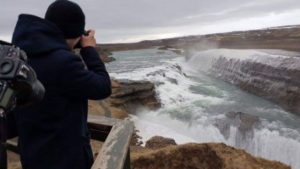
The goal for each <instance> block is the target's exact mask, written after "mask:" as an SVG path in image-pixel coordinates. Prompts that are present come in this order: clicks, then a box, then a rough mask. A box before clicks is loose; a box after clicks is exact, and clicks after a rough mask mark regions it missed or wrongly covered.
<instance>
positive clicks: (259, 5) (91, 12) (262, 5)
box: [0, 0, 300, 43]
mask: <svg viewBox="0 0 300 169" xmlns="http://www.w3.org/2000/svg"><path fill="white" fill-rule="evenodd" d="M74 1H75V2H77V3H78V4H79V5H81V6H82V8H83V10H84V11H85V13H86V18H87V28H94V29H96V32H97V41H98V42H99V43H110V42H135V41H140V40H150V39H160V38H169V37H176V36H185V35H198V34H208V33H216V32H228V31H234V30H249V29H258V28H265V27H272V26H280V25H294V24H300V1H299V0H74ZM51 2H53V0H0V39H4V40H10V38H11V34H12V32H13V29H14V26H15V24H16V21H17V17H18V15H19V14H20V13H29V14H34V15H37V16H40V17H43V16H44V13H45V11H46V9H47V7H48V5H49V4H50V3H51Z"/></svg>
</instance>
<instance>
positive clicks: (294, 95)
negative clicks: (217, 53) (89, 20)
mask: <svg viewBox="0 0 300 169" xmlns="http://www.w3.org/2000/svg"><path fill="white" fill-rule="evenodd" d="M211 70H212V74H213V75H214V76H216V77H218V78H220V79H222V80H224V81H226V82H229V83H231V84H234V85H236V86H238V87H240V88H241V89H243V90H245V91H248V92H251V93H253V94H255V95H258V96H261V97H264V98H266V99H268V100H270V101H273V102H274V103H276V104H279V105H281V106H282V107H283V108H285V109H286V110H288V111H291V112H293V113H296V114H298V115H300V81H299V77H300V58H299V57H276V58H275V57H270V58H266V59H265V60H264V61H263V62H262V61H260V62H257V61H256V60H252V59H244V60H240V59H235V58H226V57H222V56H221V57H219V58H218V59H217V60H215V61H214V63H213V66H212V69H211Z"/></svg>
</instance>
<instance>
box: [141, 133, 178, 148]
mask: <svg viewBox="0 0 300 169" xmlns="http://www.w3.org/2000/svg"><path fill="white" fill-rule="evenodd" d="M172 145H177V144H176V142H175V140H174V139H171V138H164V137H161V136H155V137H152V138H151V139H150V140H148V141H147V142H146V146H145V147H146V148H149V149H160V148H164V147H168V146H172Z"/></svg>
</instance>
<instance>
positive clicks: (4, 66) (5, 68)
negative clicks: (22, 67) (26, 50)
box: [0, 60, 14, 74]
mask: <svg viewBox="0 0 300 169" xmlns="http://www.w3.org/2000/svg"><path fill="white" fill-rule="evenodd" d="M13 68H14V63H13V62H12V61H10V60H5V61H3V62H2V63H1V64H0V73H1V74H8V73H10V72H11V71H12V69H13Z"/></svg>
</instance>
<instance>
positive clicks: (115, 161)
mask: <svg viewBox="0 0 300 169" xmlns="http://www.w3.org/2000/svg"><path fill="white" fill-rule="evenodd" d="M88 127H89V130H90V133H91V137H92V139H94V140H98V141H102V142H104V144H103V146H102V148H101V149H100V150H99V153H98V156H97V157H96V159H95V161H94V164H93V166H92V169H130V150H129V148H130V140H131V137H132V134H133V123H132V122H130V121H129V120H117V119H112V118H107V117H103V116H89V118H88ZM7 144H8V149H9V150H10V151H13V152H15V153H18V149H17V144H16V142H15V141H11V140H10V141H8V142H7Z"/></svg>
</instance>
